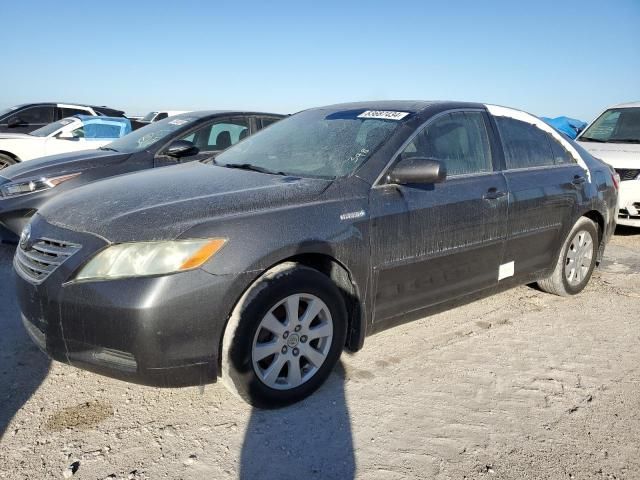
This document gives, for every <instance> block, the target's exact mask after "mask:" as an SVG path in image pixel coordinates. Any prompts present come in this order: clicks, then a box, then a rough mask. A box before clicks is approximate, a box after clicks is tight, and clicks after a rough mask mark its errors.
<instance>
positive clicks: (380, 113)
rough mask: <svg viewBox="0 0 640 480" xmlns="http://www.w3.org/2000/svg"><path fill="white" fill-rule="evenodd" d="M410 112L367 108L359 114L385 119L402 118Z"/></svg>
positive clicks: (361, 116)
mask: <svg viewBox="0 0 640 480" xmlns="http://www.w3.org/2000/svg"><path fill="white" fill-rule="evenodd" d="M407 115H409V112H392V111H390V110H367V111H366V112H362V113H361V114H360V115H358V118H381V119H383V120H402V119H403V118H404V117H406V116H407Z"/></svg>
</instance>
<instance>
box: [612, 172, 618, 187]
mask: <svg viewBox="0 0 640 480" xmlns="http://www.w3.org/2000/svg"><path fill="white" fill-rule="evenodd" d="M611 180H613V186H614V187H616V190H618V189H619V188H620V175H618V172H613V173H612V174H611Z"/></svg>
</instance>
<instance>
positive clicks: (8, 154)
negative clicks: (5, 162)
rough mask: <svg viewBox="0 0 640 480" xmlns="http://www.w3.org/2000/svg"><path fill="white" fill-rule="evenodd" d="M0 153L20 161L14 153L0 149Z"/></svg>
mask: <svg viewBox="0 0 640 480" xmlns="http://www.w3.org/2000/svg"><path fill="white" fill-rule="evenodd" d="M0 155H6V156H7V157H11V158H12V159H13V160H15V161H16V162H18V163H19V162H20V161H21V160H20V157H18V156H17V155H16V154H15V153H11V152H9V151H8V150H0Z"/></svg>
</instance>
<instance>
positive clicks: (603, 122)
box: [579, 108, 640, 143]
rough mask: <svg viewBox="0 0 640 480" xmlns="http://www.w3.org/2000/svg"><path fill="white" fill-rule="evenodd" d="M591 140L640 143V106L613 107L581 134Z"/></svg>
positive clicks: (581, 137)
mask: <svg viewBox="0 0 640 480" xmlns="http://www.w3.org/2000/svg"><path fill="white" fill-rule="evenodd" d="M579 140H583V141H587V142H589V141H591V142H612V143H640V108H611V109H609V110H607V111H606V112H604V113H603V114H602V115H600V117H598V119H597V120H596V121H595V122H593V124H592V125H591V126H590V127H589V128H587V129H586V130H585V131H584V133H583V134H582V135H581V136H580V138H579Z"/></svg>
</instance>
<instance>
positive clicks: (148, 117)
mask: <svg viewBox="0 0 640 480" xmlns="http://www.w3.org/2000/svg"><path fill="white" fill-rule="evenodd" d="M157 114H158V112H149V113H147V114H146V115H145V116H144V117H142V121H143V122H150V121H151V120H153V117H155V116H156V115H157Z"/></svg>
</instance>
